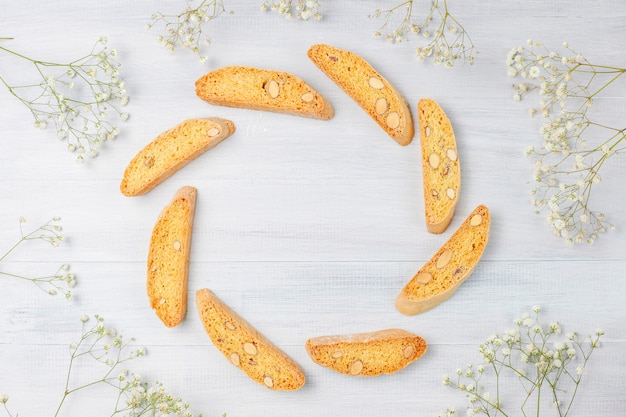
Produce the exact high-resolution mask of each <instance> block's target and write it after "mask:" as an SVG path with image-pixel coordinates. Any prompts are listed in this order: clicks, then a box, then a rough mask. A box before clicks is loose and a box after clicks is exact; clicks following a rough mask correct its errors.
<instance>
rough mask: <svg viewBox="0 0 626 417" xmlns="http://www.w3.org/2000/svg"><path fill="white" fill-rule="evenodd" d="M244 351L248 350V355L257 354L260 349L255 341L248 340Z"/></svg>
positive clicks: (244, 345)
mask: <svg viewBox="0 0 626 417" xmlns="http://www.w3.org/2000/svg"><path fill="white" fill-rule="evenodd" d="M243 351H244V352H246V353H247V354H248V355H252V356H254V355H256V354H257V353H258V350H257V348H256V346H255V345H254V343H252V342H246V343H244V344H243Z"/></svg>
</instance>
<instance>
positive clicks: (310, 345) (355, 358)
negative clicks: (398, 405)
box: [305, 329, 428, 376]
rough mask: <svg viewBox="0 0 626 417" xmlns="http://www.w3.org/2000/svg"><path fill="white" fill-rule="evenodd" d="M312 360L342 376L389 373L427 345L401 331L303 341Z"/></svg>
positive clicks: (422, 352)
mask: <svg viewBox="0 0 626 417" xmlns="http://www.w3.org/2000/svg"><path fill="white" fill-rule="evenodd" d="M305 347H306V351H307V352H308V354H309V356H310V357H311V359H313V361H314V362H315V363H317V364H319V365H321V366H324V367H327V368H330V369H332V370H334V371H337V372H339V373H342V374H346V375H351V376H375V375H381V374H392V373H395V372H398V371H399V370H401V369H403V368H405V367H406V366H407V365H409V364H410V363H412V362H414V361H415V360H417V359H418V358H419V357H421V356H422V355H423V354H424V352H426V349H427V348H428V345H427V344H426V341H425V340H424V339H422V338H421V337H420V336H417V335H414V334H413V333H409V332H407V331H405V330H402V329H386V330H378V331H375V332H370V333H357V334H352V335H338V336H320V337H315V338H312V339H309V340H308V341H307V342H306V346H305Z"/></svg>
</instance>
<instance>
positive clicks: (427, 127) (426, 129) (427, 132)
mask: <svg viewBox="0 0 626 417" xmlns="http://www.w3.org/2000/svg"><path fill="white" fill-rule="evenodd" d="M424 134H425V135H426V137H429V136H430V126H426V127H425V128H424Z"/></svg>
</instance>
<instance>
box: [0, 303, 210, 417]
mask: <svg viewBox="0 0 626 417" xmlns="http://www.w3.org/2000/svg"><path fill="white" fill-rule="evenodd" d="M93 319H94V320H95V322H94V321H92V319H91V318H90V317H89V316H87V315H83V316H81V318H80V320H81V321H82V323H83V325H82V335H81V337H80V339H79V340H78V341H77V342H74V343H71V344H70V345H69V353H70V360H69V364H68V367H67V373H66V375H65V382H64V387H63V395H62V397H61V400H60V401H59V404H58V406H57V408H56V410H55V412H54V414H52V416H54V417H57V416H59V415H61V410H62V409H63V406H64V405H65V404H66V402H67V401H68V400H69V399H70V397H75V396H76V394H77V393H79V392H81V391H83V390H84V389H86V388H92V389H93V387H94V386H99V387H102V388H103V389H111V390H112V391H113V392H114V394H116V395H114V396H113V397H112V398H114V401H113V406H112V410H110V411H109V412H108V413H110V416H111V417H114V416H125V417H126V416H128V417H140V416H146V417H148V416H156V415H159V416H171V415H174V416H177V417H193V416H194V414H193V413H192V412H191V410H190V408H189V404H187V403H186V402H184V401H183V400H182V399H181V398H178V397H176V396H173V395H171V394H169V393H168V392H167V391H166V390H165V388H164V387H163V385H162V384H161V383H160V382H156V383H154V384H149V383H147V382H144V381H143V380H142V378H141V376H140V375H138V374H136V373H133V372H130V371H129V370H127V369H124V366H125V365H126V363H127V362H129V361H132V360H134V359H136V358H139V357H142V356H144V355H145V354H146V351H145V349H143V348H137V347H135V346H134V339H132V338H131V339H126V338H125V337H124V336H123V335H121V334H118V332H117V331H116V330H115V329H114V328H112V327H109V326H107V325H106V324H105V322H104V319H103V318H102V317H101V316H99V315H95V316H94V317H93ZM90 323H92V324H90ZM90 359H91V360H93V361H95V362H96V364H97V365H96V366H97V372H96V373H95V374H96V375H98V376H97V377H96V378H94V379H93V380H91V381H88V382H84V383H79V384H76V385H73V384H72V381H74V380H75V378H73V375H72V370H73V369H74V368H76V367H77V366H78V363H79V362H81V363H82V362H84V361H85V360H90ZM8 401H9V397H8V395H6V394H5V395H1V396H0V403H1V404H3V406H4V409H5V411H6V414H7V415H8V416H9V417H13V414H11V411H10V410H9V408H8V407H7V403H8ZM15 416H16V417H17V414H16V415H15ZM198 417H202V415H199V416H198Z"/></svg>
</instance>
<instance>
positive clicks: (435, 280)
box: [396, 205, 491, 315]
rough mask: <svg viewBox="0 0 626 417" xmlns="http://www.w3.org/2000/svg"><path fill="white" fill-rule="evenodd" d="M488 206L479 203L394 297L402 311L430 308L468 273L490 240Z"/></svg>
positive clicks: (439, 301)
mask: <svg viewBox="0 0 626 417" xmlns="http://www.w3.org/2000/svg"><path fill="white" fill-rule="evenodd" d="M490 223H491V217H490V215H489V209H487V207H486V206H484V205H479V206H478V207H476V208H475V209H474V211H472V213H471V214H470V215H469V216H468V217H467V218H466V219H465V221H464V222H463V223H462V224H461V226H460V227H459V228H458V229H457V230H456V232H454V234H453V235H452V236H451V237H450V239H449V240H448V241H447V242H446V243H445V244H444V245H443V246H442V247H441V248H440V249H439V250H438V251H437V253H435V255H434V256H433V257H432V258H431V259H430V260H429V261H428V262H426V264H425V265H424V266H423V267H422V268H420V270H419V271H418V272H417V274H415V276H414V277H413V278H412V279H411V280H410V281H409V282H408V283H407V284H406V285H405V286H404V288H403V289H402V291H401V292H400V294H399V295H398V297H397V298H396V308H397V309H398V311H400V312H401V313H402V314H406V315H415V314H419V313H423V312H425V311H427V310H430V309H432V308H434V307H436V306H437V305H439V304H441V303H442V302H444V301H445V300H447V299H448V298H450V297H451V296H452V294H454V292H455V291H456V290H457V289H458V288H459V287H460V286H461V284H462V283H463V282H465V280H466V279H467V278H468V277H469V276H470V275H471V273H472V272H473V271H474V268H475V267H476V265H477V264H478V261H479V260H480V258H481V257H482V255H483V252H484V251H485V247H486V246H487V241H488V240H489V225H490Z"/></svg>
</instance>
